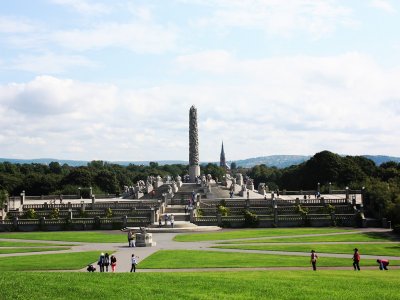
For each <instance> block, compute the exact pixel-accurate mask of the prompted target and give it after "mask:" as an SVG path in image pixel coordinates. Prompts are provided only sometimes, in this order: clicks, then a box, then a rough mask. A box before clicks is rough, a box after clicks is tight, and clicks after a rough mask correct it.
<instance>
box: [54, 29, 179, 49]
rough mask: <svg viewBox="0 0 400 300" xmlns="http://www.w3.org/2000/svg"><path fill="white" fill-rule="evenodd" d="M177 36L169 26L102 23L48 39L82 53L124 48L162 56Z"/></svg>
mask: <svg viewBox="0 0 400 300" xmlns="http://www.w3.org/2000/svg"><path fill="white" fill-rule="evenodd" d="M176 38H177V34H176V30H175V29H174V28H172V27H171V26H166V27H164V26H160V25H155V24H152V23H142V22H141V23H126V24H121V23H104V24H100V25H97V26H94V27H93V28H91V29H76V30H71V31H58V32H53V33H52V37H51V39H52V40H54V41H55V42H56V43H57V44H59V45H61V46H63V47H64V48H68V49H73V50H78V51H85V50H91V49H102V48H127V49H130V50H132V51H135V52H139V53H162V52H165V51H168V50H171V49H173V48H174V47H175V42H176Z"/></svg>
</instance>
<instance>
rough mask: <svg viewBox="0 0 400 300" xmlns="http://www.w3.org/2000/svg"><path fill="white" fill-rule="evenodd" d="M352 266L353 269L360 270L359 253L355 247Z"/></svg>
mask: <svg viewBox="0 0 400 300" xmlns="http://www.w3.org/2000/svg"><path fill="white" fill-rule="evenodd" d="M353 268H354V271H357V270H358V271H360V253H359V252H358V249H357V248H354V254H353Z"/></svg>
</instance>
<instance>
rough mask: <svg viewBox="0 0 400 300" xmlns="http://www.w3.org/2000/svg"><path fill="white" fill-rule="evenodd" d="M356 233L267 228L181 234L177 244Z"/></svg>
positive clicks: (336, 230) (330, 230) (313, 229)
mask: <svg viewBox="0 0 400 300" xmlns="http://www.w3.org/2000/svg"><path fill="white" fill-rule="evenodd" d="M351 231H354V232H356V231H357V230H349V229H339V228H266V229H241V230H231V231H223V232H209V233H194V234H180V235H177V236H176V237H175V239H174V240H175V241H177V242H199V241H216V240H232V239H243V238H262V237H274V236H294V235H302V234H326V233H337V232H351Z"/></svg>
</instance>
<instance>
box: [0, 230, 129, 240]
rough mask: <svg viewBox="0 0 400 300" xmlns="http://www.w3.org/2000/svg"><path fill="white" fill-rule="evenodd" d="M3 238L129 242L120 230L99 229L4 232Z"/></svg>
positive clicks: (1, 236) (1, 235)
mask: <svg viewBox="0 0 400 300" xmlns="http://www.w3.org/2000/svg"><path fill="white" fill-rule="evenodd" d="M1 238H4V239H5V238H7V239H23V240H47V241H66V242H86V243H123V242H127V237H126V235H125V234H121V233H120V232H119V231H118V233H117V232H116V233H115V234H112V233H104V232H97V231H56V232H15V233H2V234H0V239H1Z"/></svg>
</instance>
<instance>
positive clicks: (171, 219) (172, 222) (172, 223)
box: [169, 214, 175, 228]
mask: <svg viewBox="0 0 400 300" xmlns="http://www.w3.org/2000/svg"><path fill="white" fill-rule="evenodd" d="M169 221H170V222H171V227H172V228H174V222H175V217H174V215H173V214H171V215H170V217H169Z"/></svg>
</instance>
